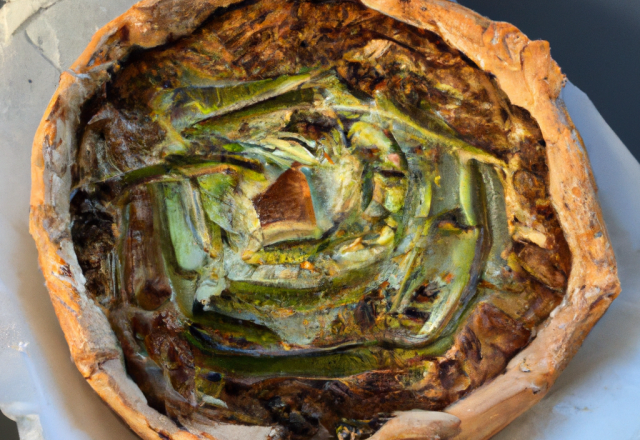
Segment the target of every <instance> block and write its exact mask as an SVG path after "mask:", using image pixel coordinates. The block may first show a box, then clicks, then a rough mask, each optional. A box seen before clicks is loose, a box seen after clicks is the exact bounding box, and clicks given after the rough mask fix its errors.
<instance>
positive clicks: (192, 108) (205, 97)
mask: <svg viewBox="0 0 640 440" xmlns="http://www.w3.org/2000/svg"><path fill="white" fill-rule="evenodd" d="M323 73H324V72H322V71H316V72H311V73H304V74H300V75H291V76H290V75H283V76H280V77H278V78H274V79H265V80H261V81H253V82H247V83H243V84H237V85H232V86H227V87H202V88H189V89H178V90H171V91H167V92H161V93H160V95H159V96H158V97H156V98H155V99H154V102H153V104H152V105H153V107H154V108H156V109H157V110H156V113H158V114H162V113H168V112H169V111H170V110H172V111H171V123H172V125H173V126H175V127H177V128H185V127H188V126H189V125H193V124H195V123H197V122H200V121H203V120H205V119H208V118H211V117H214V116H221V115H224V114H227V113H231V112H234V111H236V110H239V109H242V108H244V107H247V106H249V105H252V104H255V103H258V102H261V101H265V100H267V99H270V98H274V97H276V96H279V95H282V94H284V93H287V92H289V91H291V90H294V89H297V88H301V87H304V86H305V85H307V84H308V83H311V81H312V80H313V79H315V78H317V77H318V76H321V75H322V74H323ZM311 85H312V84H311ZM179 95H186V98H190V101H189V102H187V103H186V104H185V105H184V106H183V107H174V108H173V109H172V108H171V107H172V106H171V104H173V102H174V101H175V99H176V97H178V96H179ZM182 97H183V98H184V97H185V96H182Z"/></svg>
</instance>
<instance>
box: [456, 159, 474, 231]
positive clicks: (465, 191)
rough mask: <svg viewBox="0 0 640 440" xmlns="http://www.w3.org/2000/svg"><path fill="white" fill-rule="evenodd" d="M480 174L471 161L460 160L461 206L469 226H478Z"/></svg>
mask: <svg viewBox="0 0 640 440" xmlns="http://www.w3.org/2000/svg"><path fill="white" fill-rule="evenodd" d="M477 187H478V172H477V170H476V167H475V164H473V163H472V160H471V159H467V158H463V157H461V158H460V193H459V194H460V204H461V205H462V211H463V212H464V215H465V218H466V220H467V224H468V225H469V226H477V225H478V214H477V206H475V205H476V204H477V199H478V192H477Z"/></svg>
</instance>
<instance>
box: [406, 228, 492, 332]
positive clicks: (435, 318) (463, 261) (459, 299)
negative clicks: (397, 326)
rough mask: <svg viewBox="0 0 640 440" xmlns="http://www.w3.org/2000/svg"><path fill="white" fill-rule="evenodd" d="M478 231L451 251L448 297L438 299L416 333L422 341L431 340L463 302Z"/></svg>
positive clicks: (476, 249) (474, 256)
mask: <svg viewBox="0 0 640 440" xmlns="http://www.w3.org/2000/svg"><path fill="white" fill-rule="evenodd" d="M480 233H481V232H480V229H479V228H475V229H473V230H472V231H468V232H466V233H465V235H468V234H469V235H471V236H470V237H467V238H464V239H461V240H459V241H458V243H456V245H455V246H454V247H453V249H452V250H451V261H452V266H453V268H454V270H453V272H452V274H453V276H454V277H453V281H452V284H451V286H450V291H449V293H448V295H441V296H439V297H438V300H437V302H436V304H435V305H434V307H433V309H432V311H431V315H430V317H429V319H428V320H427V322H425V324H424V326H423V327H422V329H421V330H420V332H419V333H418V335H419V336H422V337H423V338H424V340H433V339H434V338H436V337H437V336H438V335H439V333H440V332H441V331H442V329H444V327H445V326H446V325H447V324H448V323H449V321H450V320H451V318H453V315H454V314H455V312H456V310H457V309H458V307H459V306H460V305H461V303H463V302H464V300H465V298H463V296H464V294H465V293H466V291H467V290H468V289H467V287H468V285H469V283H470V282H471V281H472V275H473V274H472V273H471V272H472V270H473V269H474V268H473V265H474V264H473V263H474V261H475V260H476V256H477V252H479V250H478V240H479V239H480Z"/></svg>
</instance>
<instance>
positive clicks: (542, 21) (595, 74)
mask: <svg viewBox="0 0 640 440" xmlns="http://www.w3.org/2000/svg"><path fill="white" fill-rule="evenodd" d="M459 2H460V3H461V4H463V5H465V6H467V7H469V8H471V9H474V10H475V11H477V12H479V13H480V14H482V15H486V16H487V17H490V18H491V19H493V20H501V21H507V22H510V23H512V24H514V25H516V26H517V27H518V28H520V30H522V31H523V32H524V33H525V34H526V35H527V36H529V38H531V39H544V40H547V41H549V42H550V43H551V55H552V56H553V58H554V59H555V60H556V61H557V62H558V64H559V65H560V67H561V68H562V70H563V72H564V73H565V74H566V75H567V77H568V78H569V79H570V80H571V81H572V82H573V83H574V84H575V85H576V86H578V87H579V88H580V89H582V90H583V91H584V92H585V93H586V94H587V95H589V97H590V98H591V100H592V101H593V102H594V104H595V105H596V107H597V108H598V110H599V111H600V113H601V114H602V116H603V117H604V119H605V120H606V121H607V122H608V123H609V125H610V126H611V127H612V128H613V130H614V131H615V132H616V133H617V134H618V136H619V137H620V139H622V142H624V143H625V144H626V146H627V147H628V148H629V149H630V150H631V152H632V153H633V155H634V156H635V157H636V158H640V142H639V141H638V139H640V84H639V82H640V0H535V1H534V0H529V1H525V0H516V1H514V0H459ZM4 3H6V2H5V1H4V0H0V7H2V5H4ZM43 110H44V109H43ZM0 440H18V430H17V428H16V425H15V423H14V422H12V421H11V420H9V419H7V418H6V417H4V416H3V415H1V413H0ZM47 440H62V439H47Z"/></svg>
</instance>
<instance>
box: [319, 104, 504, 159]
mask: <svg viewBox="0 0 640 440" xmlns="http://www.w3.org/2000/svg"><path fill="white" fill-rule="evenodd" d="M378 104H379V105H380V106H383V105H382V104H383V103H382V102H378ZM384 107H386V109H385V108H384ZM330 108H331V109H333V110H335V111H338V112H352V113H370V114H374V115H378V116H380V117H382V118H386V119H389V120H391V121H395V122H397V123H399V124H402V125H405V126H406V127H409V128H411V129H412V130H414V131H415V132H417V133H419V134H420V135H421V137H422V138H423V139H424V140H427V141H430V142H433V143H436V144H438V145H444V146H446V147H447V148H449V149H451V150H453V151H461V152H464V153H465V155H468V156H469V157H471V158H473V159H476V160H477V161H478V162H482V163H487V164H492V165H496V166H499V167H502V168H507V164H506V163H505V162H504V161H502V160H500V159H498V158H497V157H495V156H493V155H492V154H489V153H487V152H486V151H484V150H481V149H480V148H477V147H474V146H472V145H469V144H468V143H466V142H464V141H462V140H460V139H456V138H452V137H449V136H444V135H441V134H438V133H434V132H432V131H429V130H427V129H425V128H424V127H422V126H420V125H418V124H416V123H415V122H413V121H412V120H411V119H410V118H408V117H407V116H406V115H404V114H403V113H402V112H400V111H399V110H398V109H397V107H395V106H394V105H393V104H392V103H391V102H390V101H387V102H386V103H384V106H383V108H382V109H380V108H376V107H371V106H367V105H336V106H331V107H330Z"/></svg>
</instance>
